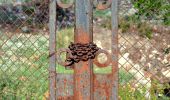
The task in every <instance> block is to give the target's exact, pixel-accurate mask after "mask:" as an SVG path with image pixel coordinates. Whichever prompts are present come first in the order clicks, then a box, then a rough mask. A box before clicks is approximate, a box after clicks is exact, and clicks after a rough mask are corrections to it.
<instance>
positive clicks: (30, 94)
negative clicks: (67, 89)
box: [0, 0, 49, 100]
mask: <svg viewBox="0 0 170 100" xmlns="http://www.w3.org/2000/svg"><path fill="white" fill-rule="evenodd" d="M7 1H9V2H7ZM48 16H49V15H48V3H47V2H46V1H44V0H43V2H38V1H36V2H30V1H29V2H26V1H23V0H22V2H21V1H20V0H18V2H17V1H12V0H11V1H10V0H6V1H0V99H1V100H20V99H27V100H31V99H37V100H40V99H43V98H45V97H46V95H47V93H48V67H49V63H48V62H49V61H48V59H47V57H48V55H49V52H48V47H49V33H48V28H47V23H48Z"/></svg>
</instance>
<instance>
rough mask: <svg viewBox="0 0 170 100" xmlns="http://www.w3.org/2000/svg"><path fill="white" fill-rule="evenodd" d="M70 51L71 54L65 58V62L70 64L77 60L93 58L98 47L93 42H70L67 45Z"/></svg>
mask: <svg viewBox="0 0 170 100" xmlns="http://www.w3.org/2000/svg"><path fill="white" fill-rule="evenodd" d="M68 48H69V49H70V51H71V56H69V57H68V58H67V59H66V62H70V64H69V65H67V66H70V65H72V64H74V63H78V62H79V61H88V60H89V59H94V58H95V56H96V52H97V51H98V50H99V49H100V48H98V47H97V45H96V44H94V43H93V42H90V43H86V44H82V43H71V44H70V45H69V47H68Z"/></svg>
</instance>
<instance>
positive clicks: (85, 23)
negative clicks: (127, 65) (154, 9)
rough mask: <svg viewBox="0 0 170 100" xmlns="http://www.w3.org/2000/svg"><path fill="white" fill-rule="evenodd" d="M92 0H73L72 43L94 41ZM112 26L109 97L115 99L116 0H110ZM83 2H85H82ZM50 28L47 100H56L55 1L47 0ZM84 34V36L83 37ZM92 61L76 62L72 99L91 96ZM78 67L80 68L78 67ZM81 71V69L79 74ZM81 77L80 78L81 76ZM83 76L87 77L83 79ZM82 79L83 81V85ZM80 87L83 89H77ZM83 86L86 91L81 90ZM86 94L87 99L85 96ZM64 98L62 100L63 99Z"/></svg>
mask: <svg viewBox="0 0 170 100" xmlns="http://www.w3.org/2000/svg"><path fill="white" fill-rule="evenodd" d="M92 1H93V0H76V2H75V5H76V8H75V11H76V12H75V13H76V28H75V42H80V43H88V42H92V41H93V27H92V26H93V23H92V21H93V13H92V12H93V3H92ZM111 1H112V3H111V12H112V14H111V15H112V18H111V25H112V29H111V30H112V38H111V41H112V45H111V49H112V53H111V54H112V74H111V76H112V77H111V78H108V79H111V80H112V83H111V91H110V92H111V94H110V95H108V96H109V97H108V98H109V99H108V100H118V0H111ZM83 4H84V5H83ZM49 8H50V10H49V12H50V13H49V14H50V17H49V30H50V39H49V40H50V43H49V45H50V47H49V48H50V55H51V56H50V59H49V60H50V66H49V78H50V83H49V85H50V86H49V87H50V88H49V89H50V90H49V91H50V92H49V95H50V100H56V85H57V83H56V75H57V73H56V55H53V54H54V53H55V52H56V33H57V32H56V0H50V4H49ZM82 36H83V38H82ZM92 64H93V63H92V61H91V60H89V61H87V62H79V63H77V64H75V69H74V71H75V73H74V82H75V83H74V86H75V87H74V100H93V99H94V86H93V85H94V78H93V77H94V73H93V67H92ZM80 66H82V67H83V68H81V69H80ZM82 72H84V73H83V74H82ZM80 76H81V77H80ZM82 76H86V77H87V78H84V77H82ZM81 81H85V82H86V84H82V83H81ZM80 87H82V88H80ZM84 89H85V90H86V91H84ZM85 97H86V99H85ZM64 100H65V99H64Z"/></svg>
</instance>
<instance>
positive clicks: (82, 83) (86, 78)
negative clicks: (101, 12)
mask: <svg viewBox="0 0 170 100" xmlns="http://www.w3.org/2000/svg"><path fill="white" fill-rule="evenodd" d="M75 11H76V28H75V43H89V42H92V41H93V40H92V39H93V34H92V22H93V19H92V18H93V17H92V11H93V3H92V0H76V3H75ZM74 85H75V86H74V100H93V67H92V61H91V60H88V61H86V62H83V61H80V62H79V63H75V65H74Z"/></svg>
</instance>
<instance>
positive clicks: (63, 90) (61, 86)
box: [56, 73, 74, 100]
mask: <svg viewBox="0 0 170 100" xmlns="http://www.w3.org/2000/svg"><path fill="white" fill-rule="evenodd" d="M56 80H57V90H56V93H57V95H56V96H57V100H73V95H74V94H73V88H74V87H73V86H74V79H73V74H59V73H58V74H57V77H56Z"/></svg>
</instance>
